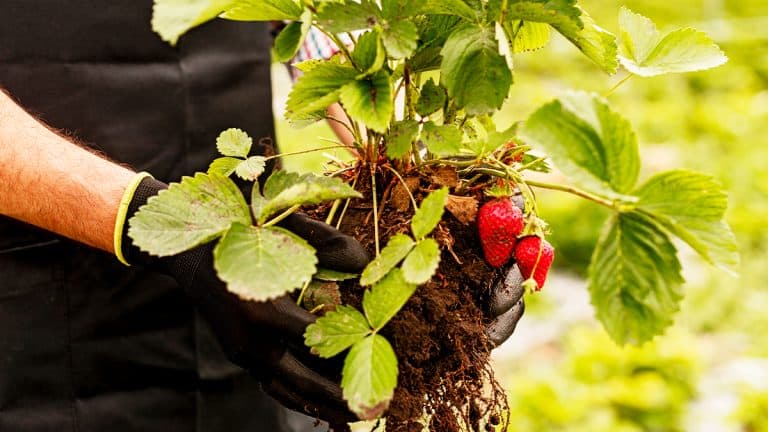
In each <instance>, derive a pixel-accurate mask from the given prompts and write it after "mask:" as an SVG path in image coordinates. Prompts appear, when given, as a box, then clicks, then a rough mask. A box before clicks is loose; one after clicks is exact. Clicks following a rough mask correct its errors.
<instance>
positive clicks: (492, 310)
mask: <svg viewBox="0 0 768 432" xmlns="http://www.w3.org/2000/svg"><path fill="white" fill-rule="evenodd" d="M512 200H513V202H514V203H515V205H516V206H517V207H518V208H519V209H520V210H521V211H523V212H525V201H524V200H523V194H522V193H521V192H520V189H517V188H515V193H514V194H513V195H512ZM504 270H505V271H504V272H502V273H501V274H502V277H500V278H498V279H497V280H496V281H495V283H494V284H493V286H492V287H491V291H490V294H489V296H488V299H487V301H486V306H487V308H488V315H489V316H490V317H491V318H492V321H491V323H490V325H489V326H488V327H486V329H485V331H486V333H487V334H488V336H490V338H491V341H492V342H493V343H494V344H495V345H496V346H499V345H501V344H502V343H503V342H504V341H506V340H507V339H509V337H510V336H512V333H514V331H515V327H517V322H518V321H520V318H522V317H523V312H525V300H524V299H523V294H525V289H524V288H523V282H524V281H525V278H524V277H523V275H522V274H521V273H520V268H519V267H518V266H517V264H512V265H507V266H506V267H505V269H504Z"/></svg>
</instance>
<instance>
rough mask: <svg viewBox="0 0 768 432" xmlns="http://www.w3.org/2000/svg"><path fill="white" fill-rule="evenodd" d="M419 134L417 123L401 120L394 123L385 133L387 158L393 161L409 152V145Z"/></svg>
mask: <svg viewBox="0 0 768 432" xmlns="http://www.w3.org/2000/svg"><path fill="white" fill-rule="evenodd" d="M418 134H419V122H417V121H416V120H402V121H398V122H395V123H394V124H393V125H392V127H391V128H390V129H389V132H388V133H387V139H386V142H387V156H389V157H390V158H393V159H397V158H399V157H403V156H404V155H405V154H406V153H408V151H410V150H411V143H413V140H415V139H416V135H418Z"/></svg>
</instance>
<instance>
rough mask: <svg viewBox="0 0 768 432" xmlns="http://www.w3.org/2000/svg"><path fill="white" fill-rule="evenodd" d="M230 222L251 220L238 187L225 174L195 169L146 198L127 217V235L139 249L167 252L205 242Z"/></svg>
mask: <svg viewBox="0 0 768 432" xmlns="http://www.w3.org/2000/svg"><path fill="white" fill-rule="evenodd" d="M233 223H241V224H250V223H251V213H250V211H249V209H248V204H246V202H245V199H244V198H243V195H242V194H241V193H240V190H239V189H238V188H237V186H236V185H235V184H234V183H233V182H232V180H230V179H229V178H227V177H224V176H220V175H218V174H203V173H197V174H195V176H194V177H184V178H183V179H182V180H181V183H171V185H170V186H169V187H168V189H166V190H164V191H160V193H158V194H157V195H156V196H154V197H152V198H150V199H149V200H147V204H145V205H143V206H142V207H141V208H139V211H138V212H136V215H135V216H134V217H132V218H131V220H130V221H129V225H130V228H129V230H128V236H129V237H130V238H131V239H133V242H134V244H135V245H136V246H138V247H139V249H141V250H143V251H145V252H148V253H150V254H152V255H157V256H168V255H175V254H177V253H180V252H183V251H185V250H188V249H192V248H193V247H195V246H198V245H201V244H204V243H208V242H209V241H211V240H213V239H215V238H216V237H219V236H220V235H222V234H223V233H224V232H225V231H226V230H227V229H229V227H230V225H232V224H233Z"/></svg>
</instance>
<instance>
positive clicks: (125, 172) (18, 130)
mask: <svg viewBox="0 0 768 432" xmlns="http://www.w3.org/2000/svg"><path fill="white" fill-rule="evenodd" d="M134 175H135V173H134V172H133V171H131V170H130V169H128V168H125V167H122V166H120V165H118V164H116V163H113V162H110V161H109V160H107V159H105V158H104V157H102V156H100V155H97V154H96V153H94V152H92V151H90V150H87V149H86V148H84V147H81V146H79V145H76V144H75V143H74V142H73V140H71V139H68V138H66V137H64V136H63V135H61V134H58V133H56V132H54V131H53V130H51V129H49V128H48V127H46V126H45V125H43V124H42V123H41V122H39V121H38V120H37V119H35V118H34V117H32V116H31V115H29V114H28V113H27V112H25V111H24V110H23V109H22V108H21V107H19V106H18V105H17V104H16V103H15V102H14V101H13V100H12V99H11V98H10V97H9V96H8V95H6V94H5V93H4V92H2V91H0V214H2V215H5V216H9V217H11V218H14V219H18V220H21V221H24V222H27V223H29V224H32V225H35V226H38V227H41V228H44V229H46V230H48V231H52V232H55V233H57V234H60V235H62V236H65V237H68V238H71V239H73V240H76V241H79V242H81V243H85V244H87V245H90V246H93V247H96V248H99V249H102V250H105V251H107V252H110V253H113V252H114V226H115V217H116V215H117V210H118V207H119V204H120V199H121V197H122V195H123V191H124V190H125V188H126V186H127V185H128V184H129V183H130V182H131V179H133V177H134Z"/></svg>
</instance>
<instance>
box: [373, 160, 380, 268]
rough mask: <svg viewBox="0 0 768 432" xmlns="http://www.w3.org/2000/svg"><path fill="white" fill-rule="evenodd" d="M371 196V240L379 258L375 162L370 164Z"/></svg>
mask: <svg viewBox="0 0 768 432" xmlns="http://www.w3.org/2000/svg"><path fill="white" fill-rule="evenodd" d="M371 196H372V197H373V238H374V243H375V244H376V256H379V254H380V253H381V251H380V250H379V214H378V213H379V208H378V207H379V203H378V200H377V198H376V161H373V162H372V163H371Z"/></svg>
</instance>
